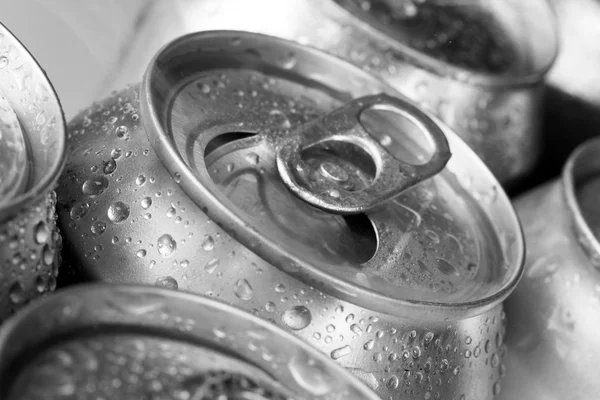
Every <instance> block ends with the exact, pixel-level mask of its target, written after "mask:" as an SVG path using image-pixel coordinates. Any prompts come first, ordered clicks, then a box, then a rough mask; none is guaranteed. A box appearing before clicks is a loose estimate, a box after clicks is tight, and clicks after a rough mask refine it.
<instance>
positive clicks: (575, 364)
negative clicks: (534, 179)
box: [500, 139, 600, 400]
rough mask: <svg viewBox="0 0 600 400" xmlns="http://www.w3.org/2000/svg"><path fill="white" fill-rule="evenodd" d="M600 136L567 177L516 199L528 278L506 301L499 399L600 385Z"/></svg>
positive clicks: (577, 394) (574, 158)
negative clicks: (502, 382)
mask: <svg viewBox="0 0 600 400" xmlns="http://www.w3.org/2000/svg"><path fill="white" fill-rule="evenodd" d="M599 183H600V140H598V139H593V140H590V141H588V142H586V143H584V144H582V145H581V146H579V148H578V149H577V150H576V151H575V152H574V153H573V154H572V155H571V157H570V158H569V160H568V162H567V163H566V165H565V167H564V169H563V173H562V176H561V177H560V179H558V180H554V181H552V182H550V183H547V184H545V185H543V186H541V187H539V188H537V189H535V190H532V191H530V192H529V193H527V194H525V195H523V196H521V197H520V198H519V199H517V201H516V203H515V207H516V209H517V212H518V213H519V216H520V217H521V220H522V222H523V228H524V231H525V238H526V240H527V261H526V265H525V273H524V275H523V279H522V280H521V282H520V283H519V285H518V286H517V289H516V290H515V292H514V293H513V294H512V295H511V296H510V297H509V298H508V300H507V302H506V312H507V314H508V316H509V318H510V321H511V323H510V324H509V326H508V332H507V342H508V345H509V353H508V357H507V365H508V367H509V368H508V373H507V382H506V385H505V390H504V391H503V394H502V396H501V397H500V398H502V399H507V400H508V399H515V398H528V399H534V400H554V399H567V398H568V399H573V400H576V399H586V398H589V397H590V396H594V393H598V391H600V380H598V375H597V373H596V365H597V360H598V359H599V357H600V351H599V350H598V349H599V348H600V339H598V335H597V332H598V329H600V313H599V310H600V305H599V302H600V279H599V276H598V270H599V269H600V243H599V242H598V237H600V219H599V215H600V207H599V206H598V196H599V194H600V186H599Z"/></svg>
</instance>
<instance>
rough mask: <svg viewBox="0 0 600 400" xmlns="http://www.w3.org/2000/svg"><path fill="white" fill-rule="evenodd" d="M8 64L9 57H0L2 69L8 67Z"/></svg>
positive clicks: (0, 67)
mask: <svg viewBox="0 0 600 400" xmlns="http://www.w3.org/2000/svg"><path fill="white" fill-rule="evenodd" d="M7 65H8V57H5V56H2V57H0V69H4V68H6V66H7Z"/></svg>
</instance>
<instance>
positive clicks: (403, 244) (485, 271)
mask: <svg viewBox="0 0 600 400" xmlns="http://www.w3.org/2000/svg"><path fill="white" fill-rule="evenodd" d="M290 58H293V59H294V60H295V62H294V63H288V62H282V60H289V59H290ZM163 68H164V69H163ZM378 93H387V94H389V95H392V96H395V98H397V99H402V100H399V101H403V102H406V104H413V106H414V103H412V102H410V101H408V100H406V99H405V98H404V97H403V96H401V95H400V94H398V93H397V92H395V91H394V90H393V89H391V88H390V87H389V86H387V85H386V84H384V83H382V82H380V81H378V80H377V79H376V78H374V77H373V76H372V75H369V74H368V73H365V72H364V71H361V70H360V69H358V68H356V67H354V66H352V65H351V64H349V63H347V62H345V61H343V60H340V59H337V58H334V57H332V56H328V55H326V54H325V53H322V52H320V51H317V50H314V49H311V48H308V47H303V46H301V45H298V44H294V43H292V42H286V41H284V40H280V39H276V38H271V37H267V36H262V35H256V34H249V33H243V32H225V31H221V32H205V33H199V34H193V35H188V36H185V37H182V38H181V39H179V40H177V41H175V42H173V43H172V44H170V45H169V46H166V47H165V48H164V49H163V50H162V51H161V52H160V53H159V55H157V58H156V60H155V61H154V62H153V63H152V64H151V65H150V67H149V69H148V72H147V74H146V78H145V80H144V83H143V89H142V90H141V91H140V89H139V87H137V86H134V87H131V88H129V89H126V90H123V91H121V92H117V93H114V94H113V95H112V96H111V97H109V98H108V99H106V100H104V101H102V102H100V103H98V104H97V105H96V106H94V107H92V108H90V109H88V110H86V111H84V112H82V113H81V114H80V115H79V116H78V117H76V118H75V119H74V120H73V121H72V122H71V123H70V125H69V126H70V141H71V142H70V143H71V144H72V146H73V147H72V151H71V153H70V161H69V164H68V166H67V171H68V173H67V174H65V175H63V178H62V179H61V183H60V185H59V197H60V200H59V201H60V205H59V221H60V224H61V228H62V229H63V231H64V232H65V250H66V251H65V256H67V257H69V258H70V259H69V260H68V261H66V264H67V265H68V266H69V269H70V270H71V272H72V273H74V274H75V275H77V276H78V277H79V278H85V279H91V280H95V281H105V282H113V283H116V282H135V283H144V284H150V285H158V286H163V287H168V288H172V289H179V290H185V291H192V292H195V293H198V294H202V295H205V296H208V297H214V298H217V299H219V300H222V301H225V302H227V303H231V304H234V305H236V306H238V307H241V308H243V309H246V310H249V311H251V312H253V313H254V314H256V315H258V316H260V317H262V318H264V319H267V320H270V321H272V322H274V323H276V324H277V325H280V326H282V327H284V328H286V329H288V330H289V331H292V332H294V333H295V334H296V335H298V336H299V337H301V338H303V339H304V340H306V341H307V342H308V343H311V344H312V345H313V346H315V347H317V348H318V349H320V350H321V351H322V352H324V353H326V354H328V355H329V356H330V358H332V359H334V360H336V361H337V362H338V363H339V364H341V365H343V366H344V367H346V368H348V369H349V370H350V371H352V372H353V373H354V374H355V375H356V376H357V377H359V378H360V379H362V380H363V381H364V382H366V383H367V384H368V385H370V386H371V387H372V388H373V389H375V391H376V392H377V393H378V394H379V395H380V396H383V397H384V398H388V397H392V398H409V399H417V398H419V399H420V398H424V397H431V398H436V397H438V398H440V399H444V400H446V399H452V398H453V397H456V398H460V396H461V395H465V396H467V397H469V398H470V397H474V398H479V399H491V398H492V397H493V396H494V394H495V393H496V392H497V391H498V390H499V389H498V388H499V385H500V383H499V382H500V380H501V378H502V376H503V374H504V372H503V371H504V367H503V365H502V359H503V355H504V352H505V346H504V329H505V328H504V326H505V319H504V315H503V312H502V306H501V304H500V303H501V301H502V300H503V298H504V297H506V296H507V295H508V293H509V292H510V291H511V290H512V287H513V286H514V284H515V283H516V281H517V280H518V278H519V276H520V271H521V266H522V258H523V243H522V237H521V232H520V229H519V223H518V220H517V219H516V216H515V214H514V211H513V210H512V208H511V206H510V203H509V201H508V199H507V198H506V195H505V194H504V192H503V191H502V189H501V188H500V186H499V184H498V182H497V181H496V180H495V179H494V178H493V176H492V175H491V173H490V172H489V171H488V170H487V169H486V168H485V166H484V165H483V163H482V162H481V161H480V160H479V159H478V157H477V156H476V155H475V154H474V153H473V152H472V151H471V150H470V149H469V148H468V146H467V145H466V144H465V143H464V142H462V141H461V140H460V139H459V138H458V137H457V136H456V135H455V134H454V133H452V131H451V130H450V129H449V128H448V127H447V126H445V125H444V124H443V123H442V122H440V121H439V119H437V118H435V117H434V116H432V115H431V114H430V113H428V112H426V111H425V112H424V111H416V112H414V113H413V112H412V111H411V112H406V113H405V114H404V116H405V119H404V120H402V121H403V122H402V121H401V122H398V120H397V119H394V118H392V119H391V120H388V119H385V118H382V117H381V116H380V115H378V114H377V113H375V114H374V115H371V114H370V113H366V116H365V115H363V116H365V118H363V121H362V122H361V124H363V125H364V128H365V129H367V128H366V127H370V128H369V129H370V130H369V132H370V133H371V134H372V135H373V136H377V135H379V136H377V137H378V140H379V143H380V144H381V145H382V146H385V147H386V148H387V149H388V151H389V152H390V154H392V153H394V154H396V153H395V152H398V154H400V155H402V156H407V157H408V158H410V157H413V158H414V160H412V162H414V163H416V164H419V162H420V161H423V160H422V159H421V156H424V157H425V158H424V159H425V160H426V159H427V152H425V155H423V154H420V153H419V151H420V150H423V148H422V146H423V143H422V142H420V141H419V140H420V139H417V138H416V137H415V136H411V135H412V134H411V131H410V130H409V129H408V128H407V129H406V130H404V129H403V130H402V131H398V132H396V131H394V132H393V133H388V134H387V135H385V134H384V133H385V131H386V130H387V129H388V128H390V123H392V125H391V126H392V127H397V126H404V127H409V126H410V124H408V125H402V124H404V123H407V121H409V122H410V121H413V122H412V123H413V125H417V126H419V124H420V123H421V122H422V121H424V120H427V121H430V122H434V123H435V124H434V125H435V126H436V127H437V128H438V129H441V130H442V132H443V134H444V135H445V137H446V139H447V141H448V144H449V146H450V150H451V151H452V153H453V156H452V158H451V159H450V161H449V162H448V164H447V167H446V168H445V169H443V170H442V171H441V172H439V173H438V174H437V175H436V176H435V177H433V178H431V179H428V180H426V181H423V182H421V183H420V184H417V185H416V186H413V187H412V188H410V189H407V190H406V191H405V192H403V193H402V194H401V195H400V196H398V197H396V198H395V199H394V200H393V201H392V202H391V203H393V205H389V204H388V203H385V204H384V205H383V206H382V207H383V209H384V211H385V212H387V213H388V214H385V213H378V212H376V211H373V210H368V211H366V212H365V213H366V215H365V214H363V215H358V216H356V215H351V216H349V217H343V216H341V215H337V214H335V213H328V212H325V211H322V210H320V209H318V208H317V207H313V206H311V205H309V204H308V203H306V202H304V201H303V200H300V198H298V197H295V196H292V195H291V194H290V191H289V190H287V189H286V186H285V185H284V183H282V180H281V178H278V175H277V174H278V173H279V172H278V168H279V167H278V166H276V160H275V158H276V157H275V154H274V152H273V149H274V147H273V146H275V144H276V143H277V142H278V141H279V140H284V141H285V140H290V141H292V142H293V138H294V137H296V136H295V135H299V132H300V133H302V132H305V128H306V127H307V126H313V125H310V123H311V121H315V120H316V119H317V118H321V117H324V116H331V115H332V114H333V113H332V111H334V110H342V109H343V108H344V107H348V105H349V104H350V105H352V104H356V102H357V101H358V102H360V101H366V100H364V99H365V98H366V97H369V96H372V95H377V94H378ZM353 99H356V100H354V101H351V100H353ZM361 99H362V100H361ZM375 108H377V107H375ZM384 108H385V107H384ZM409 108H410V107H409ZM371 111H372V110H371ZM379 111H381V109H380V110H379ZM383 111H385V110H383ZM405 111H406V110H405ZM417 115H420V117H417ZM165 121H167V122H166V123H165ZM320 121H326V120H320ZM356 121H357V122H356V123H358V119H356ZM414 121H416V123H415V122H414ZM381 124H383V125H381ZM395 124H401V125H395ZM342 125H343V124H342ZM363 125H361V126H363ZM340 126H341V125H340ZM377 127H379V128H385V129H383V131H382V130H381V129H378V130H377V129H372V128H377ZM333 128H334V129H333V130H332V131H331V133H334V132H335V129H339V127H337V128H336V126H334V127H333ZM344 135H345V133H340V135H339V136H341V137H344ZM298 137H299V136H298ZM214 138H217V139H218V140H210V139H214ZM290 138H291V139H290ZM401 139H407V140H405V141H404V142H403V143H404V144H405V145H409V144H410V146H400V145H399V141H400V140H401ZM345 149H346V150H348V149H347V148H345ZM315 150H317V149H315ZM320 150H326V149H320ZM320 150H319V151H320ZM342 153H343V151H341V153H340V154H342ZM311 154H313V155H315V156H316V157H317V158H318V157H320V156H321V154H322V153H319V152H316V153H311ZM348 154H351V155H353V156H356V158H353V157H350V160H349V161H358V160H361V162H362V160H363V158H364V154H363V153H361V152H360V151H358V152H356V151H355V152H354V153H353V152H350V153H348ZM311 157H312V156H311ZM367 158H368V157H367ZM332 161H335V157H334V159H333V160H332ZM366 164H367V165H369V164H368V162H367V163H366ZM307 165H308V164H307ZM310 165H312V164H310ZM339 166H340V165H336V164H335V162H334V163H333V164H328V163H322V164H320V165H319V168H318V169H316V171H324V172H323V173H324V174H325V175H324V176H327V177H329V178H328V179H330V178H333V180H334V181H336V182H337V184H340V185H342V187H344V186H343V185H344V184H350V183H351V184H354V183H355V182H360V179H359V180H355V178H356V177H357V176H358V175H355V174H353V173H348V171H347V170H343V169H342V170H343V171H344V172H341V171H342V170H340V168H338V167H339ZM367 169H368V168H367ZM361 179H362V178H361ZM330 193H332V192H330ZM334 194H335V193H334ZM337 194H343V191H342V190H339V191H338V192H337ZM333 197H335V196H333ZM391 203H390V204H391ZM369 226H370V228H369ZM369 229H370V231H369ZM382 235H385V239H384V238H383V236H382ZM400 267H401V268H400Z"/></svg>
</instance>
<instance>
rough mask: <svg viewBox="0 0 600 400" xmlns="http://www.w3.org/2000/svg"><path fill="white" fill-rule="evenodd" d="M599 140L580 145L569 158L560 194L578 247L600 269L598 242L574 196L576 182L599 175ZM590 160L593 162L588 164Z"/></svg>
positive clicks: (575, 195)
mask: <svg viewBox="0 0 600 400" xmlns="http://www.w3.org/2000/svg"><path fill="white" fill-rule="evenodd" d="M598 153H600V138H593V139H590V140H587V141H585V142H584V143H582V144H580V145H579V146H578V147H577V148H576V149H575V150H574V151H573V153H571V155H570V156H569V159H568V160H567V162H566V163H565V166H564V167H563V171H562V192H563V196H564V198H565V201H566V203H567V208H568V210H569V215H570V217H571V229H572V231H573V233H574V234H575V239H576V240H577V243H578V245H579V246H580V248H581V249H582V250H583V252H584V253H585V254H586V256H587V257H588V259H589V260H590V261H591V263H592V265H593V266H594V268H596V269H600V242H599V241H598V239H597V238H596V236H595V235H594V233H593V232H592V230H591V229H590V227H589V225H588V223H587V222H586V220H585V217H584V216H583V213H582V212H581V208H580V207H579V202H578V200H577V194H576V190H575V188H576V181H577V180H578V178H580V177H579V176H577V175H581V178H583V179H585V178H586V177H588V176H589V175H590V174H593V173H595V174H598V173H600V158H599V157H598ZM588 160H592V161H593V162H591V163H590V162H589V161H588Z"/></svg>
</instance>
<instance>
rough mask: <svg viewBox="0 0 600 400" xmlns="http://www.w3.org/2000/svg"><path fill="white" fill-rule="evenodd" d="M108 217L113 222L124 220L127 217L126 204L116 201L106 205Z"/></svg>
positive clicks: (127, 208)
mask: <svg viewBox="0 0 600 400" xmlns="http://www.w3.org/2000/svg"><path fill="white" fill-rule="evenodd" d="M107 214H108V219H109V220H110V221H111V222H112V223H115V224H118V223H119V222H123V221H125V220H126V219H127V218H128V217H129V207H128V206H127V204H125V203H123V202H120V201H116V202H114V203H113V204H111V205H110V206H109V207H108V213H107Z"/></svg>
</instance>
